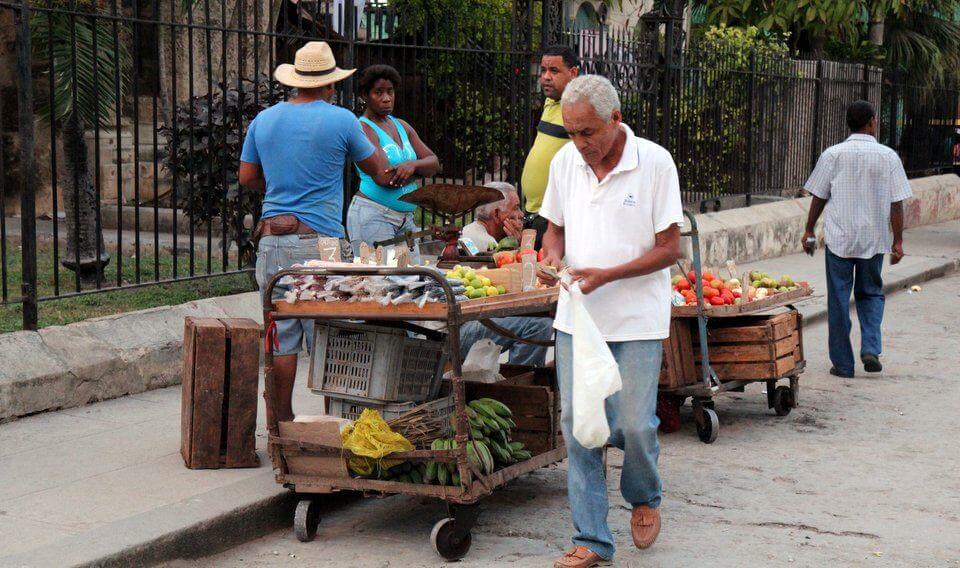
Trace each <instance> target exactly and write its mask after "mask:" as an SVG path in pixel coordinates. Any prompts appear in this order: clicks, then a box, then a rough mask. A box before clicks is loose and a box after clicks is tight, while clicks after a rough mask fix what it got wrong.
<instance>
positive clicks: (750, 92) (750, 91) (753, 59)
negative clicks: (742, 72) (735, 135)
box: [746, 48, 757, 206]
mask: <svg viewBox="0 0 960 568" xmlns="http://www.w3.org/2000/svg"><path fill="white" fill-rule="evenodd" d="M756 83H757V50H756V48H751V49H750V83H749V84H748V85H747V160H746V165H747V196H746V201H747V206H749V205H750V198H751V197H752V196H753V168H751V167H750V164H752V163H753V162H754V159H753V137H754V134H753V130H754V118H755V117H754V106H753V99H754V96H755V93H756Z"/></svg>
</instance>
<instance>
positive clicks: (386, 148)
mask: <svg viewBox="0 0 960 568" xmlns="http://www.w3.org/2000/svg"><path fill="white" fill-rule="evenodd" d="M387 118H389V119H390V121H391V122H393V125H394V126H395V127H396V128H397V132H398V133H399V134H400V141H401V142H402V143H403V146H402V147H401V146H398V145H397V142H396V140H394V139H393V138H391V137H390V135H389V134H387V132H386V131H385V130H383V129H382V128H380V127H379V126H377V125H376V124H374V122H373V121H372V120H370V119H369V118H367V117H365V116H361V117H360V122H362V123H364V124H366V125H368V126H369V127H370V128H372V129H373V131H374V132H376V133H377V138H378V139H379V142H380V147H381V148H382V149H383V153H384V154H386V155H387V161H388V162H390V165H391V166H396V165H397V164H402V163H403V162H409V161H410V160H416V159H417V152H416V150H414V149H413V145H411V144H410V138H409V137H408V136H407V131H406V130H405V129H404V128H403V125H402V124H400V121H399V120H397V119H395V118H393V117H392V116H388V117H387ZM357 173H359V174H360V191H362V192H363V194H364V195H366V196H367V197H368V198H370V199H371V200H373V201H376V202H377V203H379V204H381V205H384V206H386V207H389V208H390V209H393V210H394V211H399V212H401V213H409V212H411V211H414V210H415V209H416V208H417V206H416V205H414V204H412V203H407V202H406V201H400V197H402V196H404V195H406V194H408V193H410V192H411V191H413V190H415V189H417V184H416V183H413V182H411V183H408V184H407V185H405V186H403V187H397V188H394V187H384V186H382V185H377V182H375V181H373V178H371V177H370V176H369V175H367V174H366V173H364V172H363V171H362V170H360V168H357Z"/></svg>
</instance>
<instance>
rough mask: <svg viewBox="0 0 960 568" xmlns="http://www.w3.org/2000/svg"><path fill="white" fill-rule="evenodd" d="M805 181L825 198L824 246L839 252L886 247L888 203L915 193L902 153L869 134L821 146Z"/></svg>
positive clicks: (863, 253) (889, 241)
mask: <svg viewBox="0 0 960 568" xmlns="http://www.w3.org/2000/svg"><path fill="white" fill-rule="evenodd" d="M803 187H804V189H806V190H807V191H809V192H810V193H812V194H813V195H815V196H817V197H819V198H820V199H824V200H826V201H827V206H826V209H825V211H824V231H825V235H824V236H825V240H826V243H827V248H829V249H830V252H832V253H833V254H835V255H837V256H840V257H843V258H873V257H874V256H876V255H878V254H885V253H889V252H890V247H891V246H892V245H893V232H892V230H891V227H890V204H891V203H895V202H897V201H903V200H904V199H907V198H909V197H912V196H913V193H912V192H911V191H910V183H909V182H908V181H907V174H906V172H904V171H903V164H902V163H901V162H900V157H899V156H898V155H897V153H896V152H895V151H893V150H892V149H891V148H888V147H887V146H884V145H883V144H880V143H878V142H877V140H876V138H874V137H873V136H870V135H869V134H851V135H850V137H849V138H847V139H846V140H845V141H843V142H841V143H839V144H837V145H835V146H831V147H829V148H827V149H826V150H824V152H823V154H821V155H820V159H819V160H818V161H817V167H816V168H814V170H813V173H812V174H810V179H808V180H807V183H806V185H804V186H803Z"/></svg>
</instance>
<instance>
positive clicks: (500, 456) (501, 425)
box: [467, 398, 530, 466]
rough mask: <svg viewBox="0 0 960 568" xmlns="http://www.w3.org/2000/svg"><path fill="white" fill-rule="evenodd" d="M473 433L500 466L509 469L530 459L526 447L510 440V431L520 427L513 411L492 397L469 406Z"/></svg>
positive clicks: (479, 399)
mask: <svg viewBox="0 0 960 568" xmlns="http://www.w3.org/2000/svg"><path fill="white" fill-rule="evenodd" d="M467 416H468V417H469V419H470V434H471V436H472V437H473V439H475V440H481V441H483V442H485V443H486V444H487V446H488V447H489V448H490V453H492V454H493V459H494V461H495V462H496V465H498V466H507V465H511V464H514V463H517V462H518V461H523V460H528V459H530V452H528V451H526V450H524V449H523V444H522V443H520V442H514V441H512V440H511V437H510V432H511V431H512V430H513V429H515V428H516V427H517V424H516V423H515V422H514V421H513V412H512V411H511V410H510V408H509V407H507V405H505V404H503V403H502V402H500V401H498V400H494V399H492V398H478V399H476V400H473V401H471V402H470V403H469V404H468V405H467Z"/></svg>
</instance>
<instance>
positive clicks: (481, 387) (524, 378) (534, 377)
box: [465, 369, 563, 455]
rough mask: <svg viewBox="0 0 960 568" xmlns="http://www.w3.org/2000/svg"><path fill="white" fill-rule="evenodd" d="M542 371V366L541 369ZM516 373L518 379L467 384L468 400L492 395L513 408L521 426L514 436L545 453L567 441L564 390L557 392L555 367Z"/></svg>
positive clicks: (514, 432)
mask: <svg viewBox="0 0 960 568" xmlns="http://www.w3.org/2000/svg"><path fill="white" fill-rule="evenodd" d="M538 371H539V370H538ZM545 371H546V372H544V371H539V372H533V373H520V374H518V375H515V376H516V377H517V379H518V382H522V383H526V384H511V383H512V381H511V380H510V379H508V380H507V381H503V382H500V383H494V384H486V383H472V382H468V383H466V384H465V386H466V391H467V400H473V399H475V398H492V399H495V400H499V401H500V402H502V403H503V404H506V405H507V406H508V407H510V410H512V411H513V421H514V422H516V423H517V428H516V429H515V430H514V431H513V433H512V435H513V439H514V440H515V441H517V442H523V445H524V446H525V447H526V449H527V450H529V451H530V453H531V454H533V455H538V454H542V453H544V452H547V451H549V450H552V449H554V448H557V447H560V446H562V445H563V439H562V437H561V435H560V393H558V392H556V390H555V387H554V385H555V384H556V383H555V381H554V380H553V373H552V369H547V370H545Z"/></svg>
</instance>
